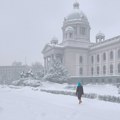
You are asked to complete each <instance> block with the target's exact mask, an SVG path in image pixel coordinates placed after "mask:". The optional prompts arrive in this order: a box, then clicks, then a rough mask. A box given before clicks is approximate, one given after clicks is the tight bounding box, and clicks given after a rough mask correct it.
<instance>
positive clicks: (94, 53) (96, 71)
mask: <svg viewBox="0 0 120 120" xmlns="http://www.w3.org/2000/svg"><path fill="white" fill-rule="evenodd" d="M73 8H74V10H73V12H72V13H71V14H69V15H68V16H67V17H65V18H64V22H63V26H62V31H63V40H62V43H60V44H59V43H58V40H57V38H53V39H52V40H51V42H50V43H48V44H46V45H45V47H44V49H43V51H42V53H43V56H44V65H45V69H46V70H47V69H48V67H49V65H50V63H51V61H52V59H54V58H57V59H59V60H60V61H61V62H62V63H63V64H64V65H65V67H66V68H67V69H68V71H69V73H70V74H71V77H73V76H74V77H76V78H77V77H79V78H85V79H86V78H89V80H91V79H94V78H95V79H96V80H98V79H100V78H102V81H104V79H107V78H109V79H107V80H108V81H113V80H112V79H111V76H112V78H113V77H114V76H115V77H117V78H116V80H117V81H118V82H120V36H117V37H113V38H110V39H107V40H106V39H105V35H104V34H103V33H98V34H97V35H96V43H92V42H91V41H90V30H91V28H90V24H89V21H88V19H87V16H86V15H85V14H84V13H83V12H82V11H80V9H79V3H78V2H75V3H74V4H73Z"/></svg>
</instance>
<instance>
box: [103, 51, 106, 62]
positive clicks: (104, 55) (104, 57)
mask: <svg viewBox="0 0 120 120" xmlns="http://www.w3.org/2000/svg"><path fill="white" fill-rule="evenodd" d="M103 60H104V61H106V53H103Z"/></svg>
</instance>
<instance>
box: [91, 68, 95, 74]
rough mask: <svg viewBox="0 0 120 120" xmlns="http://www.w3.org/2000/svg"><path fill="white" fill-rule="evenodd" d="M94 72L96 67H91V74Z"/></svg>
mask: <svg viewBox="0 0 120 120" xmlns="http://www.w3.org/2000/svg"><path fill="white" fill-rule="evenodd" d="M93 73H94V69H93V67H92V68H91V75H93Z"/></svg>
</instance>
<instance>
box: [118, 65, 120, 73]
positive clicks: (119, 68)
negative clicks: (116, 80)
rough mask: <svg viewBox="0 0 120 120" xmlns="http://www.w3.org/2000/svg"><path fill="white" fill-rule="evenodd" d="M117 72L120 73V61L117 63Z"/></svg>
mask: <svg viewBox="0 0 120 120" xmlns="http://www.w3.org/2000/svg"><path fill="white" fill-rule="evenodd" d="M118 73H120V63H119V64H118Z"/></svg>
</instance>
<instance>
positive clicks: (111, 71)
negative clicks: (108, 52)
mask: <svg viewBox="0 0 120 120" xmlns="http://www.w3.org/2000/svg"><path fill="white" fill-rule="evenodd" d="M110 74H113V65H112V64H111V65H110Z"/></svg>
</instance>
